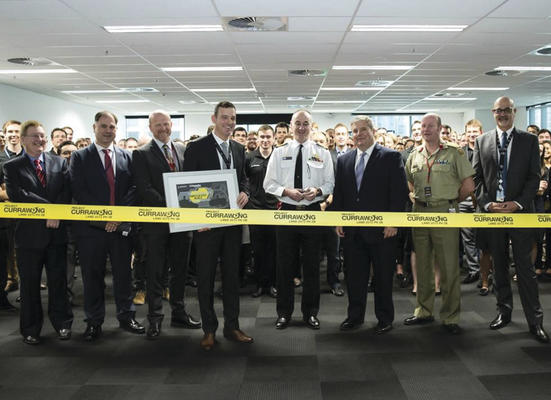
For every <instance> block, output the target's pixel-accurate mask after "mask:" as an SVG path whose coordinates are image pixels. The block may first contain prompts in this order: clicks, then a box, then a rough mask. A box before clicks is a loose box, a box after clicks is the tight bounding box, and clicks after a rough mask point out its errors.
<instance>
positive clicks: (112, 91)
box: [61, 89, 125, 94]
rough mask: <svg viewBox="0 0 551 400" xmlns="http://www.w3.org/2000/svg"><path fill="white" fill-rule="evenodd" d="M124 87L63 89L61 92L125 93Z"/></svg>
mask: <svg viewBox="0 0 551 400" xmlns="http://www.w3.org/2000/svg"><path fill="white" fill-rule="evenodd" d="M124 92H125V91H124V90H122V89H111V90H62V91H61V93H66V94H89V93H124Z"/></svg>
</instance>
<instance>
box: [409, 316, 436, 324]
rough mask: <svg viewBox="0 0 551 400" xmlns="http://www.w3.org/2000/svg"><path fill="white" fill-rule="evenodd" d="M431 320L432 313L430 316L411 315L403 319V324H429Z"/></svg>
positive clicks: (432, 320)
mask: <svg viewBox="0 0 551 400" xmlns="http://www.w3.org/2000/svg"><path fill="white" fill-rule="evenodd" d="M431 322H434V317H433V316H432V315H431V316H430V317H417V316H415V315H412V316H411V317H407V318H406V319H405V320H404V325H423V324H430V323H431Z"/></svg>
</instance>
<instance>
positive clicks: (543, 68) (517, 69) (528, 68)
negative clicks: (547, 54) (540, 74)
mask: <svg viewBox="0 0 551 400" xmlns="http://www.w3.org/2000/svg"><path fill="white" fill-rule="evenodd" d="M494 70H495V71H551V67H520V66H519V67H507V66H505V67H497V68H494Z"/></svg>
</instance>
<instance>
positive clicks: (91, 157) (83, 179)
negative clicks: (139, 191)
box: [69, 145, 136, 236]
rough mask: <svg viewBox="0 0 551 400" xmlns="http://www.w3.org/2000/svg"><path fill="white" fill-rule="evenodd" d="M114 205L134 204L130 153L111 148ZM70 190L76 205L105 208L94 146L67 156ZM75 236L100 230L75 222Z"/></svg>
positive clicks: (106, 190)
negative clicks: (113, 157)
mask: <svg viewBox="0 0 551 400" xmlns="http://www.w3.org/2000/svg"><path fill="white" fill-rule="evenodd" d="M115 164H116V171H115V205H117V206H133V205H135V202H136V186H135V185H134V179H133V176H132V170H131V165H132V162H131V157H130V153H128V152H127V151H126V150H122V149H120V148H118V147H115ZM69 171H70V177H71V189H72V193H73V198H74V199H75V201H76V203H77V204H85V205H109V197H110V196H109V184H108V183H107V176H106V174H105V169H104V167H103V164H102V162H101V158H100V155H99V153H98V150H97V148H96V146H95V145H93V146H88V147H86V148H84V149H81V150H77V151H75V152H73V154H72V155H71V163H70V168H69ZM73 226H74V228H73V231H74V233H75V235H77V236H79V235H80V236H82V235H97V234H99V232H101V231H100V229H98V228H93V227H90V224H89V223H88V222H79V223H75V224H74V225H73Z"/></svg>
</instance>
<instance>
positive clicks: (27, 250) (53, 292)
mask: <svg viewBox="0 0 551 400" xmlns="http://www.w3.org/2000/svg"><path fill="white" fill-rule="evenodd" d="M21 141H22V143H23V147H24V149H25V153H24V154H23V155H20V156H17V157H15V158H12V159H11V160H10V161H8V162H7V163H6V164H4V171H5V177H6V188H7V192H8V196H9V198H10V200H11V201H15V202H21V203H41V204H50V203H56V204H69V203H70V201H71V194H70V186H69V174H68V170H67V162H66V161H65V160H64V159H63V158H60V157H57V156H53V155H51V154H50V153H46V152H44V147H45V146H46V134H45V132H44V128H43V127H42V125H41V124H40V123H39V122H37V121H27V122H25V123H24V124H23V125H22V126H21ZM15 246H16V248H17V264H18V266H19V275H20V278H21V280H20V283H21V314H20V329H21V334H22V335H23V341H24V342H25V343H27V344H38V343H40V331H41V329H42V324H43V316H42V304H41V297H40V278H41V276H42V266H45V268H46V274H47V279H48V316H49V317H50V321H51V322H52V325H53V327H54V329H55V330H56V332H57V334H58V337H59V339H61V340H67V339H69V338H70V337H71V324H72V323H73V313H72V311H71V306H70V305H69V299H68V297H67V281H66V276H65V275H66V270H67V258H66V252H67V232H66V230H65V224H64V223H63V222H61V221H59V220H51V219H48V220H46V221H44V220H42V219H22V220H18V221H17V222H16V226H15Z"/></svg>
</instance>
